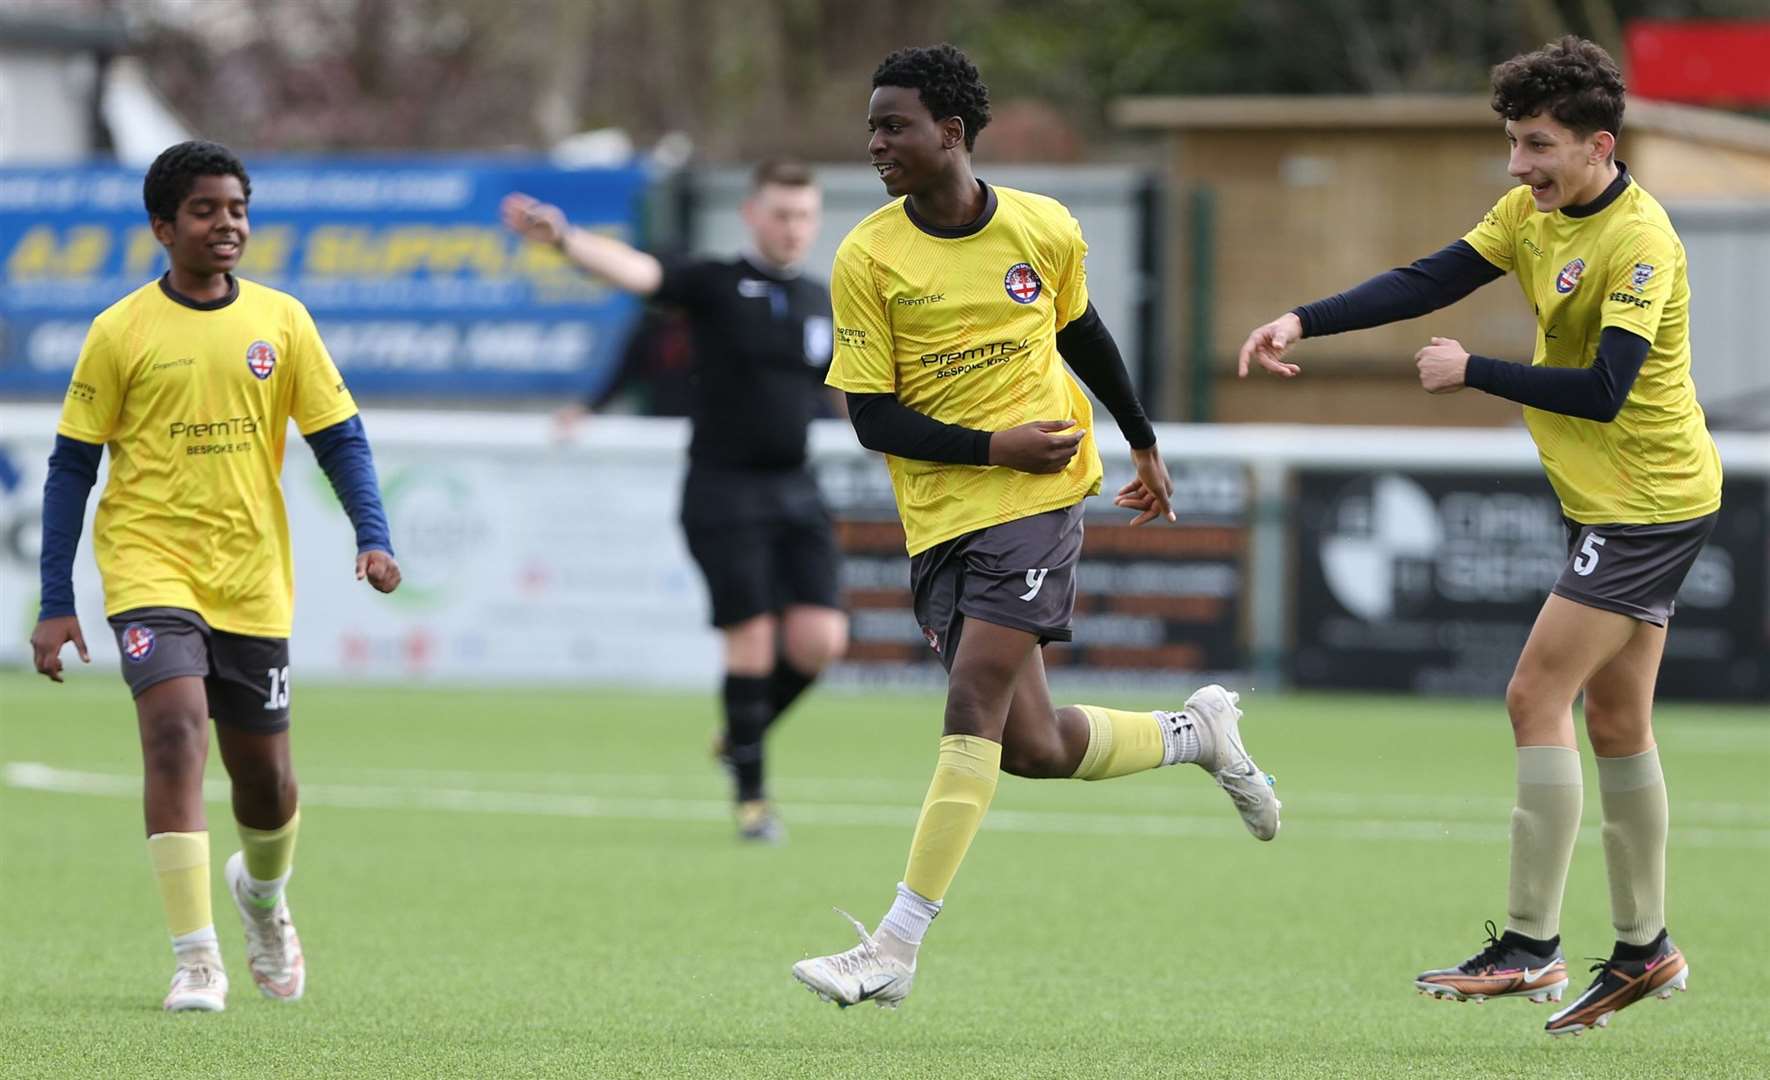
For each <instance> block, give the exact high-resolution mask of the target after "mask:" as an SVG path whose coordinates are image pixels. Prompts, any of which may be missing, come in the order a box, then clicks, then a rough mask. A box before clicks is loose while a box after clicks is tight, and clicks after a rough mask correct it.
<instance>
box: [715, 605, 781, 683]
mask: <svg viewBox="0 0 1770 1080" xmlns="http://www.w3.org/2000/svg"><path fill="white" fill-rule="evenodd" d="M775 630H776V623H775V620H774V616H772V615H757V616H755V617H754V618H749V619H745V620H744V621H743V622H740V623H733V624H732V625H730V626H727V627H724V628H723V631H722V632H723V633H724V635H725V670H727V671H729V672H731V673H732V674H734V675H766V674H768V673H769V672H770V671H773V670H774V661H775V645H774V637H775Z"/></svg>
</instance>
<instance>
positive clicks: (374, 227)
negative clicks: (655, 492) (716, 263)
mask: <svg viewBox="0 0 1770 1080" xmlns="http://www.w3.org/2000/svg"><path fill="white" fill-rule="evenodd" d="M247 168H248V169H249V170H250V171H251V174H252V206H251V223H252V234H251V238H250V240H249V241H248V243H247V245H246V254H245V257H244V258H243V260H242V261H241V264H240V270H239V272H240V274H241V276H243V277H246V278H250V279H252V280H254V281H258V282H260V283H262V284H265V285H269V286H271V287H273V288H277V289H282V290H283V291H285V292H288V293H292V294H293V295H294V296H295V297H296V298H298V299H299V300H301V301H302V302H303V303H305V304H306V305H307V307H308V309H309V310H310V311H312V312H313V315H314V319H315V321H316V322H318V324H319V328H320V333H321V335H322V336H323V337H324V338H325V340H326V344H327V346H328V347H329V348H330V349H331V352H332V356H333V358H334V359H335V360H337V362H338V366H339V367H340V368H341V369H342V370H343V371H344V373H345V376H346V378H348V379H349V380H350V384H351V387H352V389H353V390H355V391H357V392H358V393H360V394H369V395H412V396H422V397H436V396H459V397H482V396H512V395H572V396H576V395H581V394H589V393H592V392H594V391H595V390H597V389H599V388H600V387H601V386H602V384H603V383H605V382H606V381H607V380H608V379H610V378H612V377H613V375H614V372H615V369H616V367H617V366H618V360H619V355H620V350H621V346H622V344H623V338H624V337H625V333H626V330H627V327H628V325H629V324H630V323H631V321H632V320H633V318H634V317H635V316H636V315H637V314H638V310H639V305H638V303H637V302H636V301H634V300H633V299H632V298H631V297H628V296H626V295H625V294H623V293H620V292H618V291H615V290H612V289H609V288H606V287H604V286H601V285H599V284H597V283H596V282H594V281H591V280H590V279H589V278H587V277H585V276H583V275H582V274H579V273H577V272H576V271H575V270H573V269H572V268H571V267H570V266H569V265H568V264H567V263H566V261H565V260H564V258H563V257H561V256H560V255H559V253H557V252H555V251H553V250H552V249H550V248H547V247H544V246H541V245H536V244H530V243H526V242H524V241H523V240H522V239H521V238H519V237H517V236H516V235H514V234H513V233H510V232H508V231H507V230H505V229H504V228H503V226H502V225H500V224H499V221H498V202H499V200H500V199H502V198H503V197H504V195H505V194H506V193H507V192H510V191H518V190H520V191H526V192H528V193H529V194H531V195H534V196H535V197H536V198H539V199H542V200H544V201H546V202H551V203H556V204H557V205H559V206H560V207H561V208H563V209H564V210H565V213H566V216H567V217H568V218H569V219H570V220H571V221H572V222H573V223H574V224H576V225H580V226H583V227H585V228H590V229H596V230H601V231H606V232H608V233H609V234H611V235H614V236H618V237H620V238H622V239H627V240H632V239H633V234H634V232H635V229H636V227H637V224H638V220H639V211H640V202H641V198H642V195H643V192H644V189H645V185H646V180H647V177H646V174H645V172H644V171H643V170H641V169H637V168H620V169H585V170H565V169H557V168H554V167H552V166H550V165H548V164H547V163H546V162H544V161H542V160H540V159H535V158H412V159H405V158H388V159H383V158H323V159H293V158H274V159H269V160H268V161H250V162H248V163H247ZM141 181H142V176H141V173H140V172H139V171H135V170H123V169H118V168H113V167H103V168H59V169H0V395H3V396H6V397H9V398H18V397H26V396H31V397H48V398H54V397H59V396H60V395H61V393H62V392H63V390H64V389H65V388H66V386H67V380H68V375H69V373H70V372H71V371H72V369H73V365H74V360H75V358H76V357H77V356H78V355H79V352H80V344H81V342H82V341H84V340H85V336H86V328H87V325H88V324H89V323H90V322H91V320H92V317H93V316H94V315H97V314H98V313H99V312H100V311H103V310H104V309H105V308H107V307H109V306H110V305H111V304H113V303H115V302H116V301H117V300H119V299H121V298H122V297H123V296H125V295H126V294H128V293H129V292H130V291H132V290H133V289H135V288H137V287H138V286H140V285H142V284H143V283H145V282H148V281H151V280H153V279H154V278H155V277H157V276H158V275H159V274H160V273H161V272H162V271H164V270H165V268H166V256H165V253H164V251H163V250H162V249H161V247H160V245H159V244H158V243H157V242H156V241H155V240H154V236H153V233H152V231H151V230H150V229H149V228H148V223H147V215H146V211H145V210H143V208H142V201H141Z"/></svg>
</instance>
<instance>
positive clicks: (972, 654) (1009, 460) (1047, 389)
mask: <svg viewBox="0 0 1770 1080" xmlns="http://www.w3.org/2000/svg"><path fill="white" fill-rule="evenodd" d="M988 122H989V92H988V90H987V89H986V88H985V87H984V85H983V82H982V81H981V80H980V79H979V78H978V74H977V69H976V68H975V67H973V66H972V65H971V63H970V61H968V60H967V59H966V58H965V55H964V54H963V53H961V52H960V51H959V50H957V49H955V48H953V47H952V46H950V45H941V46H936V47H933V48H917V49H905V50H901V51H899V52H895V53H893V54H891V55H890V56H889V57H887V58H886V59H885V62H884V63H883V64H881V65H880V66H879V69H878V70H877V71H876V72H874V73H873V94H872V99H871V102H870V103H869V105H868V111H867V126H868V128H869V129H870V130H871V131H872V139H871V141H870V143H869V145H868V150H869V153H870V156H871V158H872V163H873V165H874V167H875V168H876V169H877V170H878V172H879V176H880V179H882V180H883V181H884V182H885V190H886V191H887V192H889V193H890V194H891V195H893V196H897V198H896V199H895V200H894V201H892V202H890V203H888V204H887V205H886V206H884V207H883V208H881V209H880V210H878V211H877V212H875V213H873V214H872V215H870V216H869V217H867V218H866V219H865V220H863V221H862V222H861V223H860V224H859V225H857V226H855V228H854V229H853V231H851V232H850V233H849V234H848V237H847V239H845V240H844V241H843V242H842V246H841V248H840V249H839V250H838V251H837V253H836V265H835V271H834V274H833V280H832V281H831V294H832V301H833V304H834V308H835V316H836V359H835V362H834V364H833V365H832V367H831V369H830V375H829V383H830V385H832V386H835V387H837V388H838V389H840V390H843V391H844V392H846V394H847V399H848V411H849V415H850V417H851V418H852V420H853V422H854V428H855V432H856V434H857V435H858V436H859V437H860V441H861V442H862V443H863V444H864V445H866V446H867V447H869V448H871V449H873V450H878V451H882V452H883V453H885V454H886V455H887V457H886V461H887V464H888V465H889V467H890V471H891V481H892V487H893V489H894V491H895V493H896V496H897V505H898V512H899V514H900V516H901V517H902V519H903V526H904V533H905V535H906V537H907V540H908V547H909V554H910V578H911V585H912V588H913V590H914V594H915V613H916V618H917V621H918V622H920V623H921V625H922V631H923V634H924V635H925V636H926V637H927V639H928V643H929V645H931V646H932V647H933V648H934V650H935V651H936V652H937V653H938V654H939V656H940V660H941V662H942V663H943V664H944V665H946V668H947V671H948V682H947V702H946V722H945V727H944V733H943V736H942V738H941V740H940V749H939V757H938V761H937V763H936V766H935V771H934V779H933V781H932V782H931V783H930V784H929V787H928V796H927V799H926V800H925V801H924V802H923V804H922V813H921V817H920V818H919V820H918V821H917V822H916V830H915V835H914V837H913V838H912V840H911V842H910V855H909V865H908V867H907V868H906V869H905V871H904V875H903V881H902V882H901V883H900V884H899V885H898V886H897V895H896V898H895V900H894V901H893V903H892V905H891V908H890V910H889V911H888V912H887V913H886V915H885V917H884V920H883V921H882V922H881V923H880V925H879V927H878V929H877V930H876V932H874V933H868V932H867V930H866V928H865V927H864V926H863V925H861V924H860V923H859V922H855V923H854V926H855V929H856V930H857V931H858V932H859V934H860V938H861V943H860V944H859V945H858V946H856V947H854V948H852V949H849V950H848V951H846V952H842V953H837V954H835V955H832V956H822V957H816V958H812V959H808V960H802V961H800V962H799V963H798V964H796V965H794V967H793V974H794V975H795V976H797V977H798V979H799V980H800V981H801V982H803V983H804V984H805V985H806V986H807V987H809V988H810V989H812V990H814V991H816V992H817V993H818V994H820V995H821V996H823V997H824V998H826V999H828V1000H831V1001H835V1002H837V1003H838V1004H841V1005H844V1006H846V1005H854V1004H857V1003H858V1002H861V1001H866V1000H872V1001H875V1002H877V1003H878V1004H880V1005H893V1006H895V1005H896V1004H897V1003H899V1002H900V1001H902V1000H903V999H904V997H905V996H906V995H907V994H908V993H909V991H910V986H911V983H912V982H913V980H914V978H915V972H916V953H917V950H918V948H919V947H920V945H921V943H922V937H923V934H924V932H925V931H926V930H927V928H928V924H929V923H930V921H932V920H933V918H934V916H935V915H936V914H937V913H938V912H939V911H940V909H941V904H942V902H943V901H944V899H945V897H946V893H947V888H948V886H949V885H951V884H952V881H953V877H954V875H955V874H957V872H958V869H959V863H960V861H961V860H962V859H963V858H964V857H965V851H966V849H967V848H969V847H970V845H971V840H972V838H973V837H974V836H975V835H976V833H977V829H978V826H979V825H980V824H981V822H982V821H983V816H984V813H985V811H986V810H987V809H988V807H989V803H990V800H991V798H992V797H993V796H994V794H995V789H996V777H997V774H998V772H999V771H1004V770H1005V771H1007V772H1010V773H1013V774H1014V775H1016V776H1026V777H1051V778H1058V777H1073V778H1077V779H1082V780H1105V779H1109V778H1111V777H1115V776H1125V775H1128V774H1130V773H1134V772H1142V771H1144V770H1147V769H1153V768H1158V767H1160V766H1163V765H1173V764H1177V763H1180V762H1192V763H1196V764H1198V765H1200V766H1202V767H1204V768H1205V769H1206V770H1207V771H1208V772H1210V773H1211V774H1212V775H1213V776H1214V777H1215V779H1216V781H1217V783H1218V784H1219V785H1220V786H1222V787H1223V788H1224V790H1225V791H1227V792H1228V794H1229V796H1230V798H1231V800H1232V801H1233V802H1234V804H1235V806H1236V808H1237V810H1238V812H1239V813H1240V814H1241V816H1242V819H1243V821H1244V822H1245V824H1246V825H1247V828H1248V830H1249V831H1250V832H1252V833H1253V834H1254V835H1255V836H1256V837H1258V838H1259V839H1262V840H1270V839H1272V837H1273V836H1274V835H1275V834H1276V833H1277V832H1278V810H1279V805H1278V800H1277V798H1276V797H1275V796H1274V794H1273V790H1272V785H1271V780H1270V778H1269V777H1268V776H1267V775H1266V774H1265V773H1263V772H1261V771H1260V770H1259V768H1258V767H1256V766H1255V764H1254V762H1253V759H1252V758H1250V757H1249V756H1248V753H1247V751H1246V750H1245V749H1244V748H1243V746H1242V742H1241V737H1240V734H1239V728H1238V722H1239V720H1240V717H1241V712H1240V710H1238V709H1237V708H1236V703H1237V700H1238V699H1237V696H1236V695H1235V694H1233V693H1230V692H1229V691H1227V690H1225V689H1224V688H1223V687H1220V686H1207V687H1205V688H1204V689H1202V690H1200V691H1198V692H1197V693H1195V694H1193V695H1192V697H1191V698H1190V699H1188V701H1187V702H1186V704H1185V706H1184V707H1183V708H1182V709H1180V710H1179V711H1177V712H1162V711H1153V712H1121V711H1118V710H1114V709H1106V708H1101V707H1098V706H1094V705H1072V706H1065V707H1063V708H1056V707H1054V706H1053V705H1052V703H1051V693H1050V689H1049V688H1048V687H1047V685H1046V682H1045V666H1044V662H1043V660H1042V659H1041V656H1040V653H1039V647H1040V646H1041V645H1043V644H1044V643H1045V642H1047V641H1067V640H1069V637H1070V628H1069V623H1070V616H1071V614H1072V612H1073V610H1074V607H1075V592H1076V581H1075V570H1076V560H1077V557H1078V555H1079V553H1080V551H1081V546H1082V500H1083V499H1085V498H1087V497H1088V496H1089V495H1092V494H1094V493H1096V492H1098V491H1099V490H1100V482H1101V465H1100V455H1099V453H1098V451H1097V450H1096V449H1095V445H1094V440H1093V438H1092V437H1091V436H1090V435H1089V428H1090V426H1091V425H1092V423H1093V418H1092V415H1091V408H1090V405H1089V402H1088V398H1087V395H1085V394H1084V393H1083V392H1082V389H1081V387H1080V386H1078V385H1077V384H1076V381H1075V379H1073V378H1071V377H1070V375H1069V373H1068V372H1066V371H1065V370H1064V364H1065V363H1066V362H1067V364H1068V365H1069V367H1070V368H1071V369H1073V370H1074V371H1075V372H1076V374H1077V375H1079V376H1080V377H1081V378H1082V380H1083V381H1084V382H1085V383H1086V384H1087V385H1088V388H1089V389H1090V390H1092V391H1093V392H1094V394H1095V396H1096V397H1098V398H1099V399H1100V400H1101V402H1102V403H1104V404H1105V405H1106V407H1107V408H1108V409H1109V410H1110V411H1111V412H1112V414H1113V416H1114V418H1115V419H1116V420H1117V421H1118V424H1119V428H1120V430H1121V431H1122V432H1123V433H1124V435H1125V437H1126V439H1127V440H1128V441H1129V442H1130V444H1131V447H1132V459H1133V461H1134V462H1135V464H1136V469H1137V477H1136V479H1135V480H1133V481H1131V482H1130V483H1129V484H1126V485H1125V487H1124V488H1123V489H1122V490H1121V491H1120V492H1119V494H1118V497H1117V499H1116V500H1115V501H1116V503H1117V505H1119V506H1123V507H1127V508H1130V509H1133V510H1136V511H1137V516H1136V517H1135V518H1134V519H1133V522H1132V524H1136V525H1141V524H1143V523H1145V522H1149V521H1153V520H1156V519H1158V518H1167V519H1169V520H1172V518H1173V513H1172V512H1171V511H1170V510H1169V508H1168V500H1169V496H1170V494H1171V493H1172V490H1173V485H1172V483H1171V481H1170V480H1169V478H1168V470H1167V466H1165V465H1164V464H1163V463H1162V458H1161V453H1160V452H1159V451H1158V450H1157V449H1156V445H1155V442H1156V440H1155V432H1154V430H1153V429H1152V428H1151V427H1150V424H1149V421H1148V419H1147V418H1146V417H1145V416H1144V414H1143V408H1142V406H1141V405H1140V404H1139V402H1138V400H1137V395H1136V393H1135V392H1134V391H1133V390H1132V389H1131V382H1130V377H1129V375H1128V374H1127V373H1126V371H1125V366H1124V363H1123V361H1122V360H1121V359H1120V358H1119V353H1118V347H1117V346H1116V345H1115V344H1113V340H1112V336H1111V335H1110V334H1109V333H1107V331H1106V328H1105V326H1104V325H1102V323H1101V321H1100V316H1099V315H1098V314H1096V312H1095V311H1094V309H1093V307H1092V305H1090V304H1089V303H1088V287H1087V279H1086V273H1085V271H1084V268H1083V259H1084V257H1085V256H1086V254H1087V245H1086V244H1085V243H1083V241H1082V235H1081V229H1080V227H1079V226H1077V224H1076V222H1075V219H1073V218H1072V217H1070V215H1069V212H1068V211H1067V210H1065V209H1064V208H1063V206H1061V205H1060V204H1058V203H1057V202H1055V201H1053V200H1051V199H1047V198H1044V197H1043V196H1039V195H1032V194H1028V193H1026V192H1022V191H1013V190H1010V189H1008V188H1002V187H994V186H991V185H988V184H985V183H984V182H983V181H981V180H979V179H978V178H977V177H976V175H975V174H974V173H973V172H972V169H971V149H972V145H973V142H974V140H975V139H976V137H977V133H978V132H979V131H980V130H982V128H983V126H984V125H985V124H986V123H988ZM851 921H852V920H851Z"/></svg>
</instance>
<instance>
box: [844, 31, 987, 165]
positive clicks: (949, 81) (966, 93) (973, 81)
mask: <svg viewBox="0 0 1770 1080" xmlns="http://www.w3.org/2000/svg"><path fill="white" fill-rule="evenodd" d="M881 86H902V87H905V88H907V89H910V90H914V91H916V93H917V94H918V95H919V96H920V97H921V99H922V104H923V105H925V106H926V107H927V109H928V111H929V112H930V113H932V114H933V115H934V119H936V120H945V119H946V118H947V117H949V116H956V117H958V118H959V119H960V120H962V121H964V124H965V149H967V150H969V149H971V148H972V146H973V145H974V144H975V143H976V142H977V133H978V132H980V131H982V130H983V128H984V125H985V124H988V123H989V87H987V86H985V85H983V79H982V78H980V77H979V76H978V74H977V65H975V64H973V63H972V62H971V61H970V59H969V58H967V57H966V56H965V54H964V53H962V52H960V51H959V50H958V49H957V48H955V47H954V46H952V45H946V44H941V45H925V46H917V47H915V48H909V49H899V50H897V51H896V52H894V53H892V54H891V55H890V56H887V57H886V58H885V61H884V62H883V63H881V64H880V65H879V68H878V70H877V71H875V72H873V88H874V89H875V90H876V89H878V88H879V87H881Z"/></svg>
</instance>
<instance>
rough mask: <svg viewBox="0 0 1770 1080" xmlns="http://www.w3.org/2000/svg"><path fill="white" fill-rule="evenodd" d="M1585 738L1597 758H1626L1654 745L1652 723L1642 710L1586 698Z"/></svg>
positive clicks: (1588, 696)
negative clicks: (1590, 744) (1589, 742)
mask: <svg viewBox="0 0 1770 1080" xmlns="http://www.w3.org/2000/svg"><path fill="white" fill-rule="evenodd" d="M1585 712H1586V738H1587V739H1589V740H1590V741H1591V743H1592V753H1594V754H1596V755H1598V756H1599V757H1627V756H1628V755H1630V754H1637V753H1640V752H1641V751H1642V750H1644V749H1646V748H1647V747H1648V746H1651V745H1652V744H1653V732H1652V725H1651V722H1650V720H1649V717H1648V712H1647V710H1645V709H1641V708H1637V707H1635V706H1633V705H1628V704H1612V703H1609V702H1606V701H1603V700H1601V699H1600V700H1594V699H1593V698H1592V697H1591V696H1590V695H1589V694H1588V695H1587V697H1586V708H1585Z"/></svg>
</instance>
